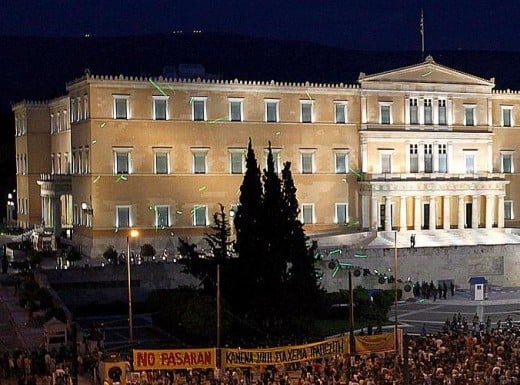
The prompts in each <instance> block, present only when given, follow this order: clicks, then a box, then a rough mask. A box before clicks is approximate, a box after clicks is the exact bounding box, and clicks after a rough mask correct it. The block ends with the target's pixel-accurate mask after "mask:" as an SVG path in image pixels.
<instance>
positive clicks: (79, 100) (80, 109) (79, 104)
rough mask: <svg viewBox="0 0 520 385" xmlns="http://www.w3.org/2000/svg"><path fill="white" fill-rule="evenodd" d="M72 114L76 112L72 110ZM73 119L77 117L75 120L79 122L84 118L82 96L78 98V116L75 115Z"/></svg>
mask: <svg viewBox="0 0 520 385" xmlns="http://www.w3.org/2000/svg"><path fill="white" fill-rule="evenodd" d="M72 114H74V112H72ZM72 119H75V120H74V121H75V122H79V121H80V120H82V119H83V105H82V104H81V98H76V116H75V117H74V116H73V117H72ZM71 121H72V120H71Z"/></svg>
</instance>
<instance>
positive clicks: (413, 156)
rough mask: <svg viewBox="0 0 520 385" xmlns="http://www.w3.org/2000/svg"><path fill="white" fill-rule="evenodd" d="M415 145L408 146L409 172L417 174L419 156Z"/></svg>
mask: <svg viewBox="0 0 520 385" xmlns="http://www.w3.org/2000/svg"><path fill="white" fill-rule="evenodd" d="M417 147H418V146H417V144H410V172H411V173H417V172H419V155H418V152H417V151H418V149H417Z"/></svg>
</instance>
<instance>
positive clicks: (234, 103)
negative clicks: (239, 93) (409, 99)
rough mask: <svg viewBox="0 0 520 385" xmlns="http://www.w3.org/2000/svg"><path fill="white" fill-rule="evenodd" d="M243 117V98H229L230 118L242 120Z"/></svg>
mask: <svg viewBox="0 0 520 385" xmlns="http://www.w3.org/2000/svg"><path fill="white" fill-rule="evenodd" d="M242 119H243V100H242V99H241V98H229V120H230V121H232V122H241V121H242Z"/></svg>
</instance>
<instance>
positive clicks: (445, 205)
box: [442, 195, 451, 230]
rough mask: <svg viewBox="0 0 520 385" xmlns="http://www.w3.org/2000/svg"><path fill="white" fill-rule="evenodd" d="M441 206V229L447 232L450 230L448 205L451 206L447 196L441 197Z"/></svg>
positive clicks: (449, 198)
mask: <svg viewBox="0 0 520 385" xmlns="http://www.w3.org/2000/svg"><path fill="white" fill-rule="evenodd" d="M443 199H444V201H443V205H442V228H443V229H444V230H449V229H450V228H451V218H450V208H451V207H450V205H451V197H450V196H449V195H445V196H444V197H443Z"/></svg>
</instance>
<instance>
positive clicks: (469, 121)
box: [464, 106, 476, 126]
mask: <svg viewBox="0 0 520 385" xmlns="http://www.w3.org/2000/svg"><path fill="white" fill-rule="evenodd" d="M475 109H476V107H475V106H464V125H466V126H474V125H475V123H476V122H475Z"/></svg>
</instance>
